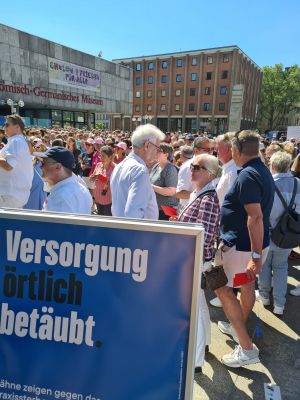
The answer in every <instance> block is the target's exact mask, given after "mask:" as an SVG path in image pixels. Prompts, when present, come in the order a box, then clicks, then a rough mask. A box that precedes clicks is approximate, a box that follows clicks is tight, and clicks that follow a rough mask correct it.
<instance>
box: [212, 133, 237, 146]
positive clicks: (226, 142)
mask: <svg viewBox="0 0 300 400" xmlns="http://www.w3.org/2000/svg"><path fill="white" fill-rule="evenodd" d="M234 136H235V132H226V133H223V135H219V136H217V138H216V142H217V143H222V145H223V146H227V147H231V146H232V143H231V141H232V139H233V138H234Z"/></svg>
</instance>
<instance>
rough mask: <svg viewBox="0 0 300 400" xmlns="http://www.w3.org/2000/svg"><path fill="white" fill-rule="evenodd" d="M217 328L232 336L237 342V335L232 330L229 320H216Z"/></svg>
mask: <svg viewBox="0 0 300 400" xmlns="http://www.w3.org/2000/svg"><path fill="white" fill-rule="evenodd" d="M218 328H219V330H220V331H221V332H222V333H225V335H230V336H232V339H233V340H234V341H235V342H236V343H239V338H238V335H237V334H236V331H235V330H234V328H233V326H232V325H231V324H230V323H229V322H225V321H218Z"/></svg>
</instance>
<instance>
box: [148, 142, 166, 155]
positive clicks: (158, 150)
mask: <svg viewBox="0 0 300 400" xmlns="http://www.w3.org/2000/svg"><path fill="white" fill-rule="evenodd" d="M149 144H152V146H154V147H155V148H156V151H157V152H158V153H163V151H162V149H161V148H160V147H158V146H156V144H154V143H152V142H149Z"/></svg>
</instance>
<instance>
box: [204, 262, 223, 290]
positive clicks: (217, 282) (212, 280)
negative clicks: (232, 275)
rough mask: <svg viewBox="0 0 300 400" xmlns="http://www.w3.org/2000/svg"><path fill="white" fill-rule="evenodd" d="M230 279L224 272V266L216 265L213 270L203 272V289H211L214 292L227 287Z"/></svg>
mask: <svg viewBox="0 0 300 400" xmlns="http://www.w3.org/2000/svg"><path fill="white" fill-rule="evenodd" d="M227 283H228V278H227V276H226V274H225V272H224V268H223V265H216V266H215V267H212V268H211V270H209V271H205V272H202V277H201V289H206V288H208V289H210V290H212V291H214V290H216V289H219V288H220V287H223V286H225V285H226V284H227Z"/></svg>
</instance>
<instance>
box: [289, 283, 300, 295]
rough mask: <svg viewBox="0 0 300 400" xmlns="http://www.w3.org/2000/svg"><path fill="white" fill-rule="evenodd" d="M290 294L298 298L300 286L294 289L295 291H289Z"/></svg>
mask: <svg viewBox="0 0 300 400" xmlns="http://www.w3.org/2000/svg"><path fill="white" fill-rule="evenodd" d="M290 294H292V295H293V296H300V285H298V286H297V287H295V289H292V290H290Z"/></svg>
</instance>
